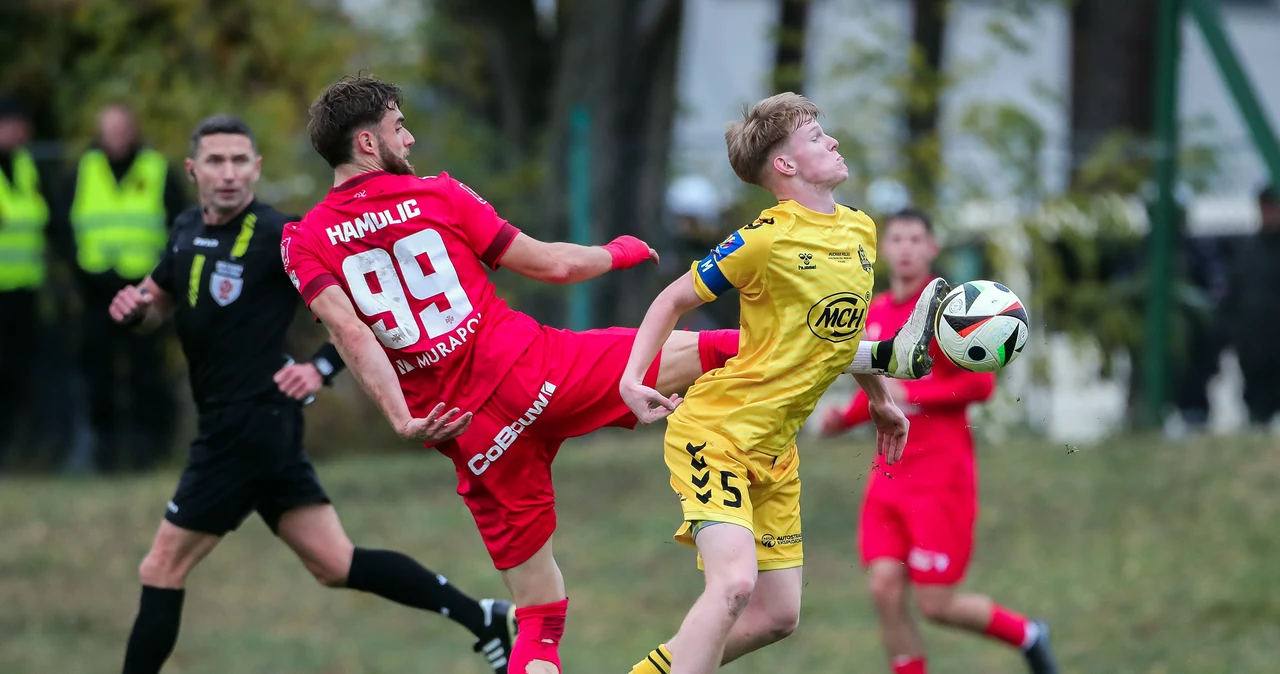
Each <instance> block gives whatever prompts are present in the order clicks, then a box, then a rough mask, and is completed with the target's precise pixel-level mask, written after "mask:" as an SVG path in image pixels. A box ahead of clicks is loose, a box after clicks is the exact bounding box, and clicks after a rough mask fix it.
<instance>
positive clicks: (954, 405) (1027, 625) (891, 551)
mask: <svg viewBox="0 0 1280 674" xmlns="http://www.w3.org/2000/svg"><path fill="white" fill-rule="evenodd" d="M884 230H885V231H884V235H883V236H882V237H881V239H880V252H881V254H882V255H883V256H884V257H885V258H886V259H887V260H888V261H889V267H890V277H891V285H890V292H888V293H884V294H881V295H878V296H877V297H876V298H875V300H874V301H872V303H871V307H870V309H869V312H868V316H867V327H866V335H867V338H868V339H876V338H877V337H878V336H879V335H884V334H892V332H893V331H894V330H896V329H897V328H898V327H899V326H901V325H902V324H903V323H904V322H905V321H906V320H907V318H908V316H909V315H910V313H911V307H912V306H914V305H915V303H916V297H917V296H918V295H919V294H920V291H921V289H922V288H924V287H926V285H927V284H928V283H929V281H931V280H933V279H934V278H935V276H934V275H933V274H932V273H930V270H929V267H930V264H931V263H932V262H933V259H934V257H936V256H937V254H938V244H937V242H936V241H935V239H934V237H933V227H932V225H931V224H930V222H929V219H928V217H927V216H926V215H925V214H924V213H922V212H920V211H916V210H907V211H903V212H901V213H899V214H897V215H894V216H892V217H890V218H889V219H888V220H886V221H885V223H884ZM934 349H935V358H934V362H935V365H934V368H933V372H932V374H931V375H930V376H928V377H925V378H922V379H919V380H916V381H907V382H893V381H890V382H886V383H887V384H888V386H889V388H890V390H891V391H892V392H893V395H894V398H895V400H896V401H897V402H898V404H899V405H900V406H902V409H903V411H904V412H906V413H907V417H908V419H909V420H910V422H911V436H910V438H908V440H907V447H906V450H905V452H904V453H903V457H902V461H901V462H899V463H898V464H897V465H895V466H894V467H893V468H892V469H889V468H887V467H885V466H882V465H880V460H879V459H878V458H877V459H875V460H873V464H872V470H871V479H870V480H869V482H868V484H867V492H866V497H865V499H864V501H863V505H862V521H861V524H860V526H859V548H860V552H861V554H862V563H863V565H864V566H865V567H866V568H867V572H868V583H869V585H870V590H871V597H872V599H873V601H874V602H875V606H876V611H877V612H878V613H879V615H880V629H881V636H882V638H883V639H884V646H885V649H886V650H887V651H888V655H889V658H890V660H891V662H892V665H893V671H894V672H895V674H924V673H925V671H926V670H925V658H924V643H923V641H922V640H921V638H920V634H919V632H917V631H916V628H915V626H914V624H913V623H912V621H911V616H910V612H909V609H908V607H907V592H906V590H907V583H908V580H909V581H910V583H911V585H912V586H913V587H912V589H913V590H914V591H915V596H916V604H917V605H918V606H919V608H920V612H921V613H923V614H924V616H925V618H927V619H929V620H930V621H933V622H936V623H938V624H942V625H947V626H950V627H958V628H960V629H966V630H971V631H974V632H979V633H982V634H985V635H987V636H989V637H991V638H994V639H998V640H1000V641H1003V642H1005V643H1008V644H1010V645H1012V646H1014V647H1016V648H1019V649H1021V650H1022V651H1023V653H1024V654H1025V655H1026V659H1027V663H1028V665H1029V667H1030V670H1031V671H1032V672H1033V674H1052V673H1054V672H1057V668H1056V665H1055V664H1054V659H1053V654H1052V651H1051V649H1050V646H1049V633H1048V629H1047V628H1046V627H1045V624H1044V623H1043V622H1039V621H1031V620H1028V619H1027V618H1025V617H1023V616H1021V615H1018V614H1017V613H1014V612H1012V611H1009V610H1008V609H1006V608H1004V607H1002V606H1000V605H998V604H996V603H995V602H994V601H992V600H991V598H990V597H986V596H983V595H979V594H968V593H961V592H957V591H956V585H957V584H959V583H960V581H961V580H962V579H963V578H964V572H965V568H966V567H967V566H968V564H969V554H970V552H971V551H972V548H973V525H974V520H975V518H976V516H977V507H978V501H977V466H976V463H975V461H974V456H973V436H972V435H971V434H970V432H969V426H968V419H967V415H966V409H967V408H968V406H969V404H971V403H976V402H981V401H983V400H986V399H987V398H988V397H990V395H991V392H992V390H993V389H994V387H995V376H994V375H992V374H981V373H975V372H967V371H965V370H961V369H960V368H958V367H956V366H955V365H954V364H952V363H951V362H950V361H949V360H947V359H946V357H945V356H942V355H941V354H940V353H937V352H936V349H937V347H936V346H935V347H934ZM869 419H870V417H869V415H868V412H867V397H866V395H865V394H863V393H862V392H859V393H858V394H857V396H855V397H854V399H853V401H852V403H850V405H849V407H848V409H846V410H844V411H843V412H841V411H839V410H834V409H833V410H829V411H828V412H827V414H826V416H824V417H823V419H822V423H821V430H822V433H823V434H824V435H834V434H836V433H840V432H843V431H845V430H847V429H849V428H851V427H853V426H856V425H858V424H861V423H865V422H866V421H868V420H869Z"/></svg>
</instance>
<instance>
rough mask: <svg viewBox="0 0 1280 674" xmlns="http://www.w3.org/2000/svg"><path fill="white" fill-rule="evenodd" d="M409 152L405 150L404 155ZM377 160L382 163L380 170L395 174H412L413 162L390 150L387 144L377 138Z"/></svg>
mask: <svg viewBox="0 0 1280 674" xmlns="http://www.w3.org/2000/svg"><path fill="white" fill-rule="evenodd" d="M408 154H409V153H408V152H407V151H406V152H405V155H406V156H407V155H408ZM378 161H379V162H381V163H382V170H384V171H386V172H387V173H390V174H392V175H397V176H411V175H413V174H414V173H413V164H410V163H409V160H408V159H406V158H405V157H401V156H399V155H397V154H396V153H394V152H392V151H391V148H389V147H387V144H386V143H384V142H382V139H381V138H379V139H378Z"/></svg>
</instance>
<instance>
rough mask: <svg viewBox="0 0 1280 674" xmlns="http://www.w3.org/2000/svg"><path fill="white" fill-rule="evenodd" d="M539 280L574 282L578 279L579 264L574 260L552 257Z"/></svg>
mask: <svg viewBox="0 0 1280 674" xmlns="http://www.w3.org/2000/svg"><path fill="white" fill-rule="evenodd" d="M538 280H539V281H544V282H546V283H561V284H563V283H573V282H574V281H577V280H578V274H577V265H575V264H574V262H573V261H572V260H564V259H551V260H548V261H547V266H546V269H545V270H543V272H542V278H540V279H538Z"/></svg>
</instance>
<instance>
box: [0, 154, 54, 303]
mask: <svg viewBox="0 0 1280 674" xmlns="http://www.w3.org/2000/svg"><path fill="white" fill-rule="evenodd" d="M47 224H49V206H48V205H47V204H46V203H45V200H44V197H43V196H41V195H40V176H39V174H38V173H37V172H36V163H35V161H34V160H33V159H32V158H31V153H29V152H27V151H26V150H24V149H21V148H20V149H18V150H17V151H15V152H14V153H13V181H12V182H10V181H9V178H8V177H7V176H5V175H4V173H3V172H0V292H3V291H6V290H18V289H22V288H31V289H35V288H39V287H40V285H41V284H42V283H44V238H45V231H44V230H45V225H47Z"/></svg>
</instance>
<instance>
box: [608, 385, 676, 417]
mask: <svg viewBox="0 0 1280 674" xmlns="http://www.w3.org/2000/svg"><path fill="white" fill-rule="evenodd" d="M618 393H619V394H621V395H622V402H624V403H626V404H627V408H628V409H630V410H631V413H632V414H634V415H636V419H639V420H640V423H642V424H651V423H653V422H655V421H657V420H659V419H662V418H664V417H666V416H668V415H669V414H671V413H672V412H673V411H675V409H676V407H678V406H679V405H680V403H682V402H684V398H681V397H680V396H679V395H677V394H675V393H672V394H671V397H670V398H668V397H666V396H664V395H662V394H661V393H658V392H657V391H656V390H654V389H652V388H649V387H648V386H645V385H644V384H637V383H635V382H622V383H621V384H619V385H618Z"/></svg>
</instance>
